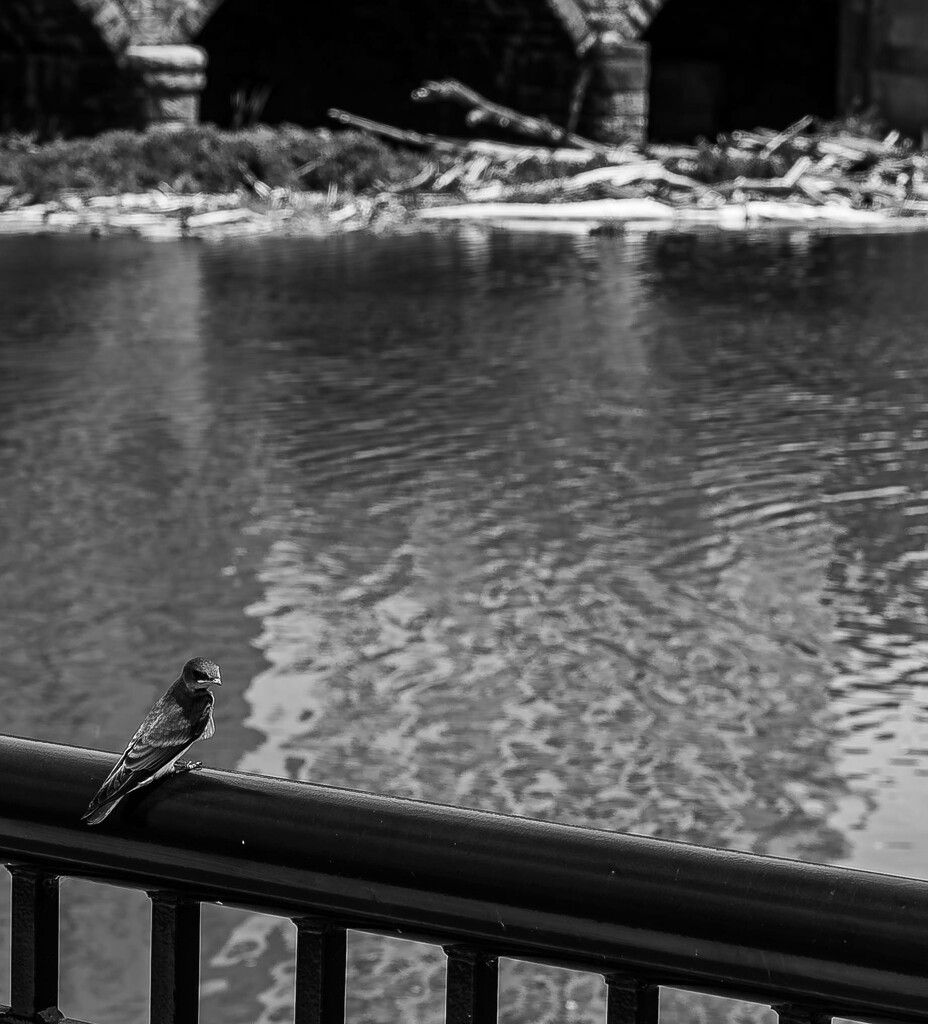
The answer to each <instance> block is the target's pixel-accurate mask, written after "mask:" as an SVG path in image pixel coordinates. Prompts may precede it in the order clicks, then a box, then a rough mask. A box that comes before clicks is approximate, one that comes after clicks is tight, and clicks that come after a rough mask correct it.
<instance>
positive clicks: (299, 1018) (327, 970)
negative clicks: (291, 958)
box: [293, 917, 348, 1024]
mask: <svg viewBox="0 0 928 1024" xmlns="http://www.w3.org/2000/svg"><path fill="white" fill-rule="evenodd" d="M293 923H294V924H295V925H296V1008H295V1011H294V1024H344V1020H345V958H346V954H347V948H348V943H347V935H346V932H345V929H344V928H342V927H340V926H339V925H335V924H332V923H331V922H329V921H324V920H321V919H319V918H314V917H298V918H294V920H293Z"/></svg>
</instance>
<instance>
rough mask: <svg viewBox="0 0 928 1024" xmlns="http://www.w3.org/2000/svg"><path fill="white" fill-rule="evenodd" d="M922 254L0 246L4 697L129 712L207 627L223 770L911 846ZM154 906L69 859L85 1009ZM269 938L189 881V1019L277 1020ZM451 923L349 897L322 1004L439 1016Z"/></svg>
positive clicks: (807, 240) (922, 249)
mask: <svg viewBox="0 0 928 1024" xmlns="http://www.w3.org/2000/svg"><path fill="white" fill-rule="evenodd" d="M926 263H928V236H926V235H917V234H912V235H902V236H870V237H866V236H828V235H810V234H808V233H806V232H792V233H791V232H783V233H776V234H767V235H763V236H746V235H724V234H705V235H690V236H680V235H637V236H636V235H628V236H625V237H621V238H600V239H589V238H576V237H570V236H535V235H504V234H496V235H494V234H490V235H484V234H470V233H466V232H464V233H461V234H458V235H449V236H438V235H430V236H411V237H393V238H370V237H364V238H362V237H351V236H345V237H339V238H332V239H329V240H324V241H319V240H279V239H278V240H270V241H268V240H260V241H249V242H245V243H243V242H241V241H235V242H228V243H218V244H212V245H198V244H163V245H152V244H146V243H142V242H136V241H131V240H107V241H105V242H94V241H92V240H86V239H72V238H68V239H43V238H28V239H3V240H0V311H2V323H3V327H2V331H0V480H2V487H0V665H2V672H0V694H2V701H3V704H2V706H3V725H2V728H3V731H4V732H8V733H14V734H19V735H23V736H30V737H35V738H40V739H45V740H54V741H64V742H69V743H76V744H81V745H88V746H95V747H103V748H107V749H112V750H117V749H122V747H123V745H124V744H125V741H126V740H127V738H128V737H129V736H130V735H131V733H132V732H133V730H134V729H135V726H136V724H137V723H138V721H139V720H140V718H141V716H142V715H143V714H144V712H145V710H146V709H147V708H148V706H149V705H150V704H151V702H152V701H153V699H154V698H155V697H156V696H157V695H158V694H159V693H160V692H161V691H162V690H163V689H164V688H165V686H166V685H167V684H168V683H170V682H171V680H172V679H173V678H174V675H175V674H176V671H177V669H178V668H179V666H180V665H181V663H182V662H183V660H184V659H185V658H187V657H189V656H191V655H193V654H204V655H208V656H210V657H213V658H215V659H216V660H218V661H219V662H220V663H221V665H222V668H223V677H224V680H225V683H226V685H225V686H224V687H223V689H222V690H221V691H220V692H219V693H218V701H217V704H218V711H217V719H218V728H217V732H216V735H215V737H214V738H213V739H212V740H210V741H209V743H208V744H205V745H204V746H203V747H202V749H201V750H200V751H199V753H198V756H200V757H202V758H204V759H205V760H206V762H207V763H208V764H210V765H213V766H216V767H224V768H238V769H243V770H247V771H253V772H264V773H268V774H272V775H281V776H287V777H290V778H296V779H306V780H313V781H317V782H323V783H329V784H334V785H338V786H347V787H352V788H359V789H366V790H373V791H378V792H388V793H392V794H397V795H402V796H411V797H420V798H424V799H428V800H436V801H442V802H451V803H459V804H464V805H468V806H472V807H480V808H487V809H492V810H499V811H507V812H515V813H519V814H527V815H531V816H535V817H541V818H549V819H554V820H559V821H566V822H575V823H583V824H590V825H596V826H600V827H604V828H610V829H618V830H628V831H633V832H638V833H643V834H647V835H654V836H664V837H668V838H674V839H681V840H686V841H690V842H696V843H703V844H710V845H716V846H724V847H732V848H737V849H742V850H752V851H757V852H762V853H770V854H777V855H784V856H789V857H798V858H808V859H813V860H824V861H829V862H835V863H841V864H850V865H855V866H858V867H864V868H869V869H874V870H880V871H887V872H895V873H905V874H913V875H921V876H922V877H928V874H926V866H928V861H926V857H928V817H926V816H925V815H922V814H920V813H918V811H917V808H920V807H922V806H923V805H924V800H925V793H926V789H928V779H926V776H928V665H926V663H928V657H926V655H928V643H926V613H925V598H926V590H928V547H926V534H928V345H926V344H925V342H926V324H928V288H926V287H925V273H924V267H925V265H926ZM4 912H5V911H4ZM147 927H148V923H147V910H146V901H145V898H144V896H138V895H136V894H134V893H130V892H126V891H122V890H118V889H111V888H108V887H104V886H95V885H91V884H89V883H81V882H76V881H72V882H69V883H67V884H66V886H65V888H64V890H63V898H62V963H61V984H62V1005H63V1008H64V1009H65V1010H67V1012H68V1013H69V1014H70V1015H73V1016H76V1017H79V1018H83V1019H91V1020H97V1021H100V1022H101V1024H110V1022H112V1024H116V1022H119V1024H132V1022H135V1021H142V1020H144V1019H145V1015H146V999H147V963H146V957H147V953H146V950H147ZM0 936H2V939H0V942H2V943H6V942H7V941H8V938H7V933H6V928H5V927H2V928H0ZM292 942H293V939H292V934H291V931H290V926H289V924H287V923H285V922H281V921H279V920H278V919H274V918H265V917H259V916H257V915H247V914H244V913H233V912H231V911H228V910H223V909H220V908H205V910H204V952H203V967H202V976H203V989H202V1019H203V1020H204V1021H206V1022H210V1021H217V1022H218V1021H224V1022H238V1021H241V1022H252V1021H259V1020H260V1021H262V1022H272V1021H273V1022H277V1021H285V1020H287V1019H288V1014H289V1001H290V999H291V987H292V976H291V974H290V969H289V966H288V958H289V956H290V951H291V949H292ZM6 957H7V949H6V947H4V948H0V963H3V964H4V968H3V969H4V970H5V962H6ZM439 960H440V956H439V954H438V953H437V952H436V951H435V950H434V949H432V948H430V947H423V946H419V945H413V944H409V943H401V942H398V941H390V942H386V941H382V940H379V939H376V938H372V937H366V936H358V935H353V936H352V941H351V978H350V982H349V985H350V993H351V994H350V996H349V1019H350V1020H352V1021H357V1022H367V1021H372V1022H381V1021H382V1022H388V1021H403V1022H407V1021H409V1022H418V1021H440V1020H441V1013H442V1006H441V985H442V977H441V970H440V966H438V965H439ZM4 984H6V983H4ZM0 987H2V986H0ZM0 998H2V992H0ZM697 1004H698V1006H697ZM667 1005H668V1018H667V1019H669V1020H671V1021H673V1020H681V1021H682V1020H684V1019H685V1020H701V1019H711V1018H712V1014H711V1012H710V1011H709V1010H707V1009H706V1007H705V1005H704V1001H703V1002H701V1001H698V1000H697V1001H696V1002H695V1003H694V1002H692V1001H686V1000H684V999H682V997H681V998H680V999H679V1000H678V1001H677V1003H674V997H673V995H672V994H671V995H670V996H668V1004H667ZM501 1006H502V1020H503V1021H504V1024H522V1022H527V1021H533V1022H535V1021H551V1022H567V1021H571V1022H573V1021H582V1022H587V1021H590V1022H592V1021H596V1020H599V1019H600V1015H601V1013H602V996H601V990H600V988H599V986H598V983H596V982H595V980H594V981H591V980H590V979H585V978H583V977H580V976H576V975H572V974H568V973H566V972H555V971H551V972H539V971H537V970H536V969H528V968H525V967H513V966H512V965H507V967H506V970H505V971H504V984H503V991H502V995H501ZM687 1007H688V1009H687ZM745 1012H746V1011H745ZM726 1014H727V1015H729V1016H730V1017H731V1019H738V1020H742V1019H747V1018H746V1017H745V1016H744V1012H743V1011H740V1010H739V1011H737V1012H734V1011H728V1010H726ZM732 1014H734V1015H732ZM738 1014H741V1015H740V1016H739V1015H738ZM751 1019H754V1017H751Z"/></svg>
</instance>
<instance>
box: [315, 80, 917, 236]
mask: <svg viewBox="0 0 928 1024" xmlns="http://www.w3.org/2000/svg"><path fill="white" fill-rule="evenodd" d="M413 96H414V98H415V99H417V100H419V101H423V102H433V101H436V100H451V101H453V102H456V103H459V104H462V105H464V106H465V107H468V108H469V111H470V112H469V114H468V117H467V120H468V123H469V124H471V125H472V126H473V125H483V126H485V125H487V124H489V125H492V126H493V127H494V128H505V129H508V130H510V131H512V132H516V133H520V134H524V135H527V136H530V137H531V138H533V139H537V140H541V142H542V144H541V145H538V144H537V143H536V144H532V145H524V146H522V145H513V144H510V143H500V142H490V141H486V140H466V139H454V138H448V137H444V136H436V135H428V134H423V133H418V132H410V131H404V130H402V129H399V128H395V127H393V126H390V125H384V124H380V123H377V122H374V121H369V120H367V119H365V118H359V117H356V116H354V115H352V114H349V113H347V112H345V111H341V110H332V111H330V116H331V117H333V118H334V119H335V120H337V121H339V122H340V123H342V124H345V125H350V126H351V127H354V128H360V129H363V130H365V131H369V132H371V133H373V134H376V135H379V136H381V137H385V138H388V139H392V140H394V141H397V142H402V143H404V144H406V145H412V146H416V147H419V148H422V149H424V150H426V151H427V153H428V161H427V163H426V166H425V168H424V169H423V171H422V172H421V173H419V174H417V175H416V176H415V177H414V178H411V179H410V180H409V181H406V182H401V183H399V184H394V185H390V186H386V185H385V186H383V189H384V191H385V192H390V193H393V194H394V195H399V196H403V195H405V196H408V197H411V198H412V197H414V199H415V205H416V206H417V207H418V208H419V209H420V213H419V215H420V216H421V217H423V218H426V219H433V220H434V219H455V220H462V219H467V220H473V219H480V220H489V221H518V220H524V219H529V220H533V221H536V222H537V221H569V220H578V221H582V222H584V223H587V222H590V221H593V222H598V223H602V222H606V221H614V220H618V221H647V222H654V221H661V222H667V223H674V224H678V223H687V222H690V223H692V222H696V223H717V224H720V225H722V226H727V227H744V226H749V225H750V224H753V223H757V222H760V221H786V222H790V221H794V222H800V223H807V222H833V223H837V224H845V225H855V226H858V225H880V224H884V223H887V222H890V221H893V222H898V223H899V226H901V223H902V222H903V220H906V221H910V222H911V223H912V226H915V225H916V224H917V223H918V222H919V220H920V219H924V218H928V183H926V180H925V177H926V169H928V157H926V155H925V154H924V153H920V152H916V151H915V149H914V147H913V146H912V144H911V143H910V142H909V141H908V140H906V139H903V138H902V137H901V136H900V134H899V133H898V132H891V133H889V134H888V135H885V137H882V138H875V137H873V135H872V133H871V132H868V131H866V130H864V129H863V128H861V127H859V126H856V125H855V124H854V122H853V121H848V122H843V123H841V124H837V125H829V124H822V123H820V122H817V121H815V120H814V119H813V118H812V117H804V118H802V119H801V120H800V121H797V122H796V123H795V124H793V125H791V126H790V127H789V128H787V129H786V130H785V131H780V132H775V131H772V130H769V129H756V130H754V131H741V132H733V133H732V134H731V135H729V136H722V137H719V139H718V140H717V141H716V142H714V143H709V142H700V143H699V144H698V145H693V146H658V145H653V146H646V147H637V146H633V145H622V146H616V147H610V146H606V145H603V144H601V143H597V142H594V141H593V140H590V139H586V138H583V137H582V136H580V135H577V134H576V133H574V132H569V131H566V130H564V129H561V128H558V127H557V126H556V125H554V124H553V123H551V122H550V121H546V120H543V119H540V118H531V117H525V116H524V115H521V114H519V113H518V112H517V111H513V110H510V109H508V108H505V107H502V106H500V105H498V104H494V103H491V102H490V101H488V100H486V99H485V98H484V97H482V96H480V95H479V94H477V93H475V92H474V91H473V90H471V89H469V88H468V87H467V86H464V85H462V84H461V83H459V82H456V81H453V80H449V81H444V82H427V83H426V84H425V85H424V86H423V87H422V88H421V89H419V90H417V91H416V92H415V93H414V94H413Z"/></svg>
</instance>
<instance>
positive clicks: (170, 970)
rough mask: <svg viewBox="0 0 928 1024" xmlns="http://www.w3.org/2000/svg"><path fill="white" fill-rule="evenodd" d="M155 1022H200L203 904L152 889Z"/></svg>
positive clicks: (152, 1016)
mask: <svg viewBox="0 0 928 1024" xmlns="http://www.w3.org/2000/svg"><path fill="white" fill-rule="evenodd" d="M148 896H149V898H150V899H151V1024H197V1018H198V1017H199V1012H200V904H199V902H198V901H197V900H193V899H189V898H188V897H186V896H181V895H179V894H178V893H174V892H150V893H149V894H148Z"/></svg>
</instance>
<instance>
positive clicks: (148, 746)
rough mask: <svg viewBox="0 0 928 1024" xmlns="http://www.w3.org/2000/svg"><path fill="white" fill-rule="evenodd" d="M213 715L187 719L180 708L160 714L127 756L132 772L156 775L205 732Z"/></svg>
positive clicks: (143, 729)
mask: <svg viewBox="0 0 928 1024" xmlns="http://www.w3.org/2000/svg"><path fill="white" fill-rule="evenodd" d="M210 721H212V716H211V715H209V713H208V709H207V715H206V716H205V721H204V720H203V717H202V716H200V715H197V716H196V717H195V718H194V719H193V720H190V719H189V718H187V717H186V715H185V714H184V713H183V711H182V710H181V709H180V708H179V707H177V706H176V705H175V706H174V707H173V708H170V710H167V709H165V710H164V711H163V712H162V713H161V714H159V715H152V716H151V717H150V718H149V719H148V720H147V721H146V722H145V723H144V727H143V728H142V729H140V730H139V732H138V734H137V735H136V737H135V740H134V741H133V742H132V743H131V744H130V745H129V747H128V749H127V750H126V752H125V754H124V755H123V764H124V767H125V768H127V769H128V770H129V771H131V772H143V773H144V774H146V775H148V774H152V775H153V774H154V773H155V772H157V771H158V770H159V769H160V768H163V767H164V766H165V765H166V764H168V762H170V761H173V760H174V759H175V758H177V757H179V756H180V755H181V754H182V753H183V752H184V751H185V750H186V749H187V747H189V746H190V744H191V743H193V742H194V740H198V739H199V738H200V737H201V735H202V734H203V732H204V728H205V727H206V724H207V722H210Z"/></svg>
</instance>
